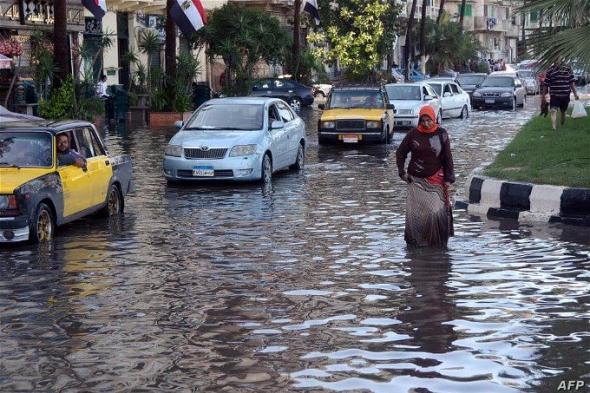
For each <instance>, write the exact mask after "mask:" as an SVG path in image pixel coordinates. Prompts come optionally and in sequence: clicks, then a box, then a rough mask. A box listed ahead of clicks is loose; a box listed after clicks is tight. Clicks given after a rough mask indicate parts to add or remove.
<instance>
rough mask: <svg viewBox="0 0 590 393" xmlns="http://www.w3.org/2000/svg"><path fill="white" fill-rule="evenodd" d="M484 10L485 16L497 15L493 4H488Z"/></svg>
mask: <svg viewBox="0 0 590 393" xmlns="http://www.w3.org/2000/svg"><path fill="white" fill-rule="evenodd" d="M483 11H484V16H488V17H490V18H493V17H495V16H496V9H495V7H494V6H493V5H486V6H485V7H484V9H483Z"/></svg>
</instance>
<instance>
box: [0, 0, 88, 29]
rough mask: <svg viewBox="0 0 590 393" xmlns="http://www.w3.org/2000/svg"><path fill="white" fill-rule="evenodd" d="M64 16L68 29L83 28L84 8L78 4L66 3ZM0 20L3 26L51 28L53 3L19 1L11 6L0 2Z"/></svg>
mask: <svg viewBox="0 0 590 393" xmlns="http://www.w3.org/2000/svg"><path fill="white" fill-rule="evenodd" d="M21 12H22V15H21ZM66 15H67V23H68V29H74V30H82V29H83V28H84V8H83V7H82V4H81V3H80V2H78V1H76V2H73V1H67V11H66ZM0 20H2V24H3V25H5V26H14V27H20V26H23V24H24V25H26V26H37V27H41V28H43V27H46V26H47V27H49V26H53V1H51V0H49V1H42V2H32V1H29V2H28V1H25V0H20V1H16V2H13V3H11V4H10V3H7V2H4V1H0ZM21 22H22V23H21Z"/></svg>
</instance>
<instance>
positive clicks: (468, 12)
mask: <svg viewBox="0 0 590 393" xmlns="http://www.w3.org/2000/svg"><path fill="white" fill-rule="evenodd" d="M457 8H458V11H457V13H458V14H459V15H461V4H458V5H457ZM464 15H465V16H473V11H472V8H471V4H465V14H464Z"/></svg>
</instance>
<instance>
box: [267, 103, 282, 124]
mask: <svg viewBox="0 0 590 393" xmlns="http://www.w3.org/2000/svg"><path fill="white" fill-rule="evenodd" d="M279 120H281V116H280V115H279V112H278V111H277V108H276V106H275V105H271V106H269V107H268V126H269V127H270V126H271V125H272V122H273V121H279Z"/></svg>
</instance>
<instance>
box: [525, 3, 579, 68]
mask: <svg viewBox="0 0 590 393" xmlns="http://www.w3.org/2000/svg"><path fill="white" fill-rule="evenodd" d="M520 11H521V12H522V13H523V14H524V13H529V12H539V11H542V12H543V15H544V17H545V18H546V19H547V20H548V22H549V23H545V24H544V25H543V26H542V27H540V28H538V29H535V30H534V31H533V32H532V34H531V36H530V37H527V41H528V46H529V50H530V53H531V54H532V55H533V57H535V58H538V59H540V60H541V62H542V63H543V66H544V67H548V66H549V65H551V64H552V63H554V62H556V61H559V60H563V61H566V62H575V63H576V65H577V66H578V67H580V68H585V69H586V70H590V40H589V39H588V37H590V1H588V0H528V1H526V5H525V6H524V7H523V8H521V10H520Z"/></svg>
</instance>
